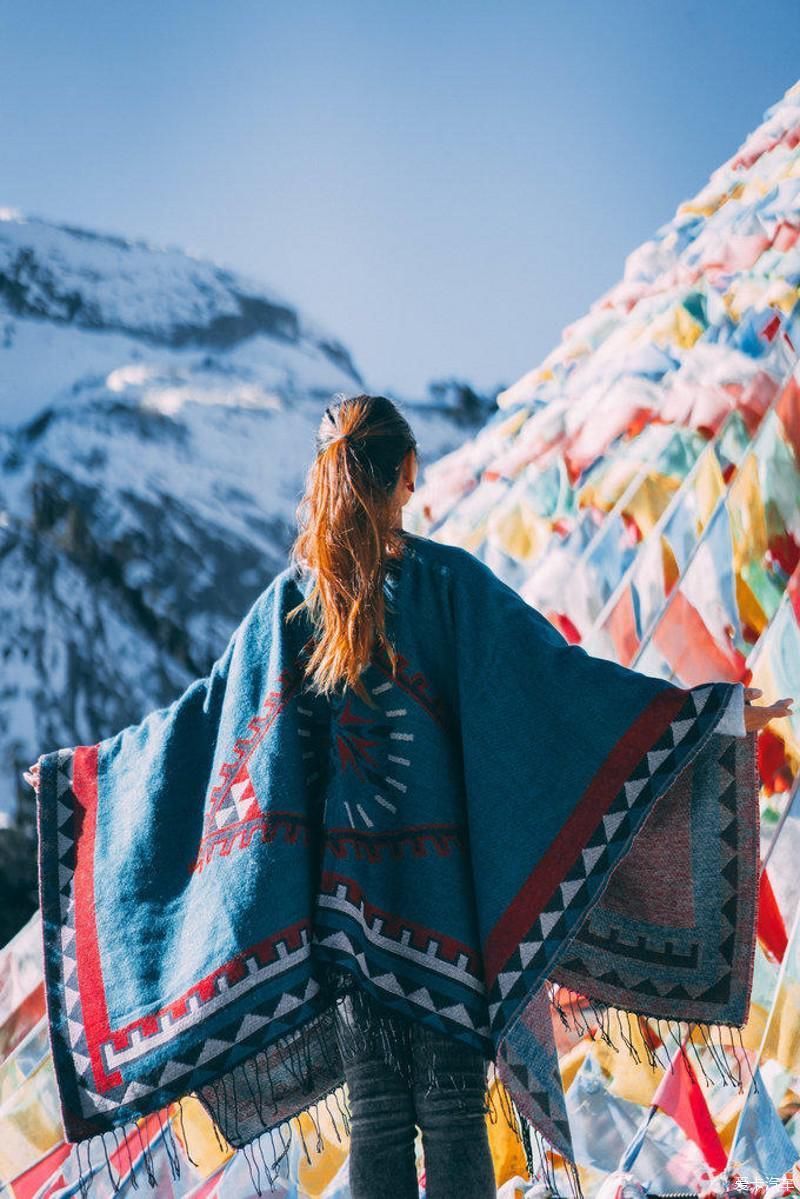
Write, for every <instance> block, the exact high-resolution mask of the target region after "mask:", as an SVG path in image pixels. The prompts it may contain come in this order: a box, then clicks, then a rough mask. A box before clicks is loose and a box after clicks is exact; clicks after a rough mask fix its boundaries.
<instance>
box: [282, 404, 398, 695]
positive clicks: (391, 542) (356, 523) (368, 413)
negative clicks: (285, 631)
mask: <svg viewBox="0 0 800 1199" xmlns="http://www.w3.org/2000/svg"><path fill="white" fill-rule="evenodd" d="M334 400H336V401H338V402H337V403H333V404H331V405H329V406H328V407H327V408H326V409H325V413H324V415H323V417H322V420H321V421H320V426H319V429H318V431H317V436H316V450H317V452H316V457H315V458H314V460H313V462H312V463H311V466H310V468H309V470H308V474H307V477H306V486H305V493H304V495H303V498H302V499H301V501H300V503H299V504H298V506H297V517H298V526H299V532H298V534H297V536H296V537H295V540H294V542H293V544H292V548H291V558H292V560H293V561H294V562H295V563H299V564H300V565H301V566H302V567H304V568H306V569H310V570H311V571H312V572H313V575H314V581H313V586H312V588H311V589H310V591H309V592H308V594H307V595H306V597H305V599H304V601H303V602H302V603H301V604H298V606H297V607H296V608H293V609H292V610H291V612H290V613H289V614H288V615H289V617H292V616H295V615H296V614H297V613H299V612H300V610H301V609H302V608H306V609H307V610H308V612H309V614H310V616H311V619H312V622H313V624H314V628H315V636H314V646H313V649H312V651H311V653H310V655H309V656H308V658H307V660H306V662H305V667H304V669H305V673H306V676H307V677H309V678H310V679H311V680H312V685H313V688H314V689H315V690H316V692H317V694H331V693H332V692H334V691H336V690H337V689H338V688H339V687H340V686H342V685H344V686H347V685H349V686H351V687H352V688H353V690H354V691H355V692H356V693H357V694H358V695H359V696H361V698H362V699H363V700H364V701H365V703H367V704H369V705H370V706H371V707H374V706H375V704H374V701H373V700H372V699H371V697H370V696H369V695H368V694H367V691H366V688H365V687H364V685H363V683H361V682H360V675H361V674H362V672H363V670H364V669H365V667H366V666H368V665H369V662H370V660H371V658H372V655H373V653H374V650H375V648H376V646H377V645H379V644H382V645H383V646H384V648H385V649H386V652H387V654H388V655H389V659H390V661H391V664H392V670H393V671H394V669H395V665H396V660H397V654H396V651H395V649H394V646H392V644H391V643H390V641H389V638H388V637H387V634H386V623H385V605H384V577H385V568H386V559H387V554H401V553H402V551H403V540H402V537H401V534H400V532H399V531H398V529H399V528H400V526H398V525H397V524H396V521H395V518H396V504H397V497H396V496H395V494H394V493H395V485H396V483H397V480H398V478H399V473H400V467H401V465H402V463H403V459H404V458H405V456H406V454H407V453H408V451H409V450H411V449H413V450H414V453H415V454H416V453H417V440H416V438H415V436H414V434H413V432H412V431H411V427H410V425H409V423H408V421H407V420H406V419H405V417H404V416H403V415H402V413H401V412H400V411H399V410H398V409H397V407H396V406H395V405H394V404H393V403H392V401H391V400H388V399H387V398H386V397H385V396H380V395H366V394H363V393H362V394H359V395H355V396H350V397H348V396H345V395H342V394H341V393H339V394H337V395H336V396H335V397H334Z"/></svg>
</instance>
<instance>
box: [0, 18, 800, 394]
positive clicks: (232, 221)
mask: <svg viewBox="0 0 800 1199" xmlns="http://www.w3.org/2000/svg"><path fill="white" fill-rule="evenodd" d="M798 76H800V6H799V5H798V3H797V0H773V3H771V4H770V5H768V6H767V7H764V6H763V5H761V4H756V3H752V0H747V2H743V0H692V2H689V0H670V2H669V3H657V2H656V0H649V2H648V0H548V2H547V3H543V2H539V0H482V2H481V3H475V2H472V0H371V2H366V0H284V2H282V3H278V2H274V0H135V2H132V0H13V2H12V0H0V206H12V207H16V208H19V209H21V210H22V211H23V212H24V213H27V214H31V215H38V216H43V217H47V218H50V219H53V220H57V221H63V222H68V223H75V224H81V225H85V226H88V227H90V228H95V229H99V230H102V231H107V232H115V233H121V234H123V235H126V236H130V237H143V238H146V239H149V240H152V241H155V242H156V243H161V244H172V245H180V246H183V247H185V248H187V249H188V250H190V251H191V252H192V253H196V254H201V255H203V256H208V257H211V258H213V259H215V260H217V261H219V262H220V263H223V264H225V265H228V266H232V267H235V268H236V267H238V268H243V269H244V270H246V271H248V272H249V273H251V274H255V275H256V276H258V277H259V278H261V279H263V281H264V282H265V283H266V284H268V285H269V286H270V287H272V288H273V289H275V290H278V291H280V292H282V293H283V294H284V295H285V296H286V298H287V299H289V300H291V301H293V302H295V303H297V304H298V305H300V306H301V308H303V309H304V310H305V311H306V312H307V313H308V314H309V315H311V316H313V317H316V318H317V319H319V320H320V321H321V322H324V323H325V324H326V325H327V326H328V327H329V328H330V329H331V330H332V331H333V332H334V333H336V334H337V335H338V336H340V337H341V338H342V339H343V340H344V341H345V342H346V343H347V345H348V346H349V347H350V348H351V349H352V351H353V353H354V355H355V358H356V361H357V362H358V363H359V364H360V366H361V368H362V370H363V371H364V372H365V374H366V378H367V383H368V385H369V386H371V387H374V388H376V389H380V388H394V389H397V390H398V391H400V392H404V393H406V394H408V395H411V394H415V393H420V392H421V391H422V389H423V388H424V386H425V384H426V382H427V381H428V380H429V379H431V378H434V377H441V376H444V375H450V374H458V375H460V376H462V377H465V378H467V379H469V380H471V381H472V382H473V383H475V384H476V385H478V386H481V387H491V386H494V385H496V384H500V383H506V384H507V383H511V382H513V380H514V379H516V378H517V377H518V376H519V375H520V374H522V373H523V372H524V371H526V370H528V369H529V368H530V367H532V366H534V365H535V364H536V363H537V362H538V361H539V360H540V359H541V358H542V357H543V355H544V354H545V353H547V352H548V351H549V349H550V348H551V347H552V346H553V345H554V344H555V343H556V341H557V340H558V338H559V335H560V332H561V329H562V328H563V326H564V325H565V324H567V323H569V322H570V321H571V320H573V319H575V318H576V317H578V316H580V315H581V314H582V313H583V312H585V310H586V308H587V306H588V305H589V303H590V302H591V301H592V300H593V299H594V298H595V297H596V296H598V295H599V294H600V293H601V292H602V291H603V290H605V289H606V288H607V287H608V286H610V285H611V284H612V283H613V282H614V281H615V280H616V279H617V278H619V276H620V274H621V272H622V267H623V262H624V258H625V255H626V254H627V253H628V252H629V251H630V250H632V249H633V248H634V247H635V246H637V245H638V244H639V243H640V242H641V241H643V240H644V239H645V238H647V237H648V236H650V235H651V234H652V233H653V232H654V230H655V229H656V227H657V226H658V225H659V224H661V223H662V222H664V221H666V220H668V219H669V218H670V217H671V216H672V215H673V213H674V210H675V207H676V205H677V204H678V203H679V202H680V201H681V200H682V199H683V198H684V197H686V196H687V195H690V194H692V193H694V192H695V191H696V190H697V189H698V188H699V187H701V186H702V185H703V183H704V182H705V181H706V179H707V177H708V175H709V173H710V172H711V170H712V169H713V168H714V167H716V166H717V165H718V164H719V163H720V162H721V161H722V160H723V159H725V158H726V157H728V156H729V155H730V154H731V153H732V152H733V151H734V150H735V149H736V147H737V146H738V145H739V143H740V142H741V140H742V139H743V137H744V135H745V134H746V133H747V132H748V131H749V130H750V129H751V128H753V127H754V126H755V125H756V124H758V123H759V121H760V120H761V117H762V113H763V111H764V109H765V108H767V107H768V106H769V105H770V104H772V103H773V102H774V101H776V100H777V99H778V98H779V97H780V96H781V95H782V94H783V92H784V91H785V90H786V88H787V87H789V86H790V85H791V84H792V83H793V82H794V81H795V79H796V78H797V77H798Z"/></svg>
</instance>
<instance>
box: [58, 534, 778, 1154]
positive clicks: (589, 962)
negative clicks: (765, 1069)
mask: <svg viewBox="0 0 800 1199" xmlns="http://www.w3.org/2000/svg"><path fill="white" fill-rule="evenodd" d="M403 540H404V553H403V554H402V556H401V557H400V558H399V559H397V560H396V561H392V560H391V559H390V560H389V564H388V566H387V573H386V582H385V594H386V597H387V604H388V613H387V631H388V633H389V636H390V639H391V641H392V643H393V644H394V646H395V647H396V649H397V651H398V653H399V655H400V666H399V670H398V671H397V674H396V677H393V676H392V671H391V666H390V662H389V659H388V657H387V656H385V652H384V651H381V652H380V653H376V655H375V657H374V658H373V661H372V663H371V664H370V666H369V667H368V668H367V670H366V671H365V672H364V674H363V676H362V678H363V681H364V683H365V685H366V686H367V688H368V690H369V693H370V694H371V696H372V697H373V699H374V701H375V707H374V708H370V707H369V706H368V705H366V704H365V703H364V702H363V701H362V700H360V699H359V698H358V697H357V696H356V695H355V694H353V693H352V692H347V693H346V694H345V695H344V696H343V697H340V698H338V699H336V700H330V699H325V698H322V697H319V696H316V695H315V694H314V693H313V692H312V690H311V689H310V688H309V687H307V686H306V683H305V681H304V678H303V673H302V663H303V660H304V658H305V656H306V655H307V653H308V650H309V647H310V645H311V643H312V642H311V636H312V629H311V624H310V621H309V619H308V616H307V614H306V612H305V610H303V611H302V613H301V615H300V616H299V617H296V618H295V619H293V620H291V621H288V622H287V621H286V619H285V615H286V613H287V612H288V611H289V609H291V608H293V607H295V605H297V604H298V603H299V602H300V601H301V599H302V598H303V595H304V594H307V592H308V580H309V576H308V574H307V572H302V571H300V569H299V568H297V567H296V566H294V565H290V566H289V567H287V568H286V569H285V570H284V571H283V572H282V573H281V574H279V575H278V576H277V577H276V578H275V579H274V580H273V581H272V583H271V584H270V585H269V586H268V587H267V588H266V590H265V591H264V592H263V593H262V594H261V596H260V597H259V598H258V599H257V600H256V602H255V603H254V605H253V607H252V608H251V610H250V611H249V613H248V614H247V615H246V617H245V618H244V620H243V621H242V622H241V624H240V625H239V627H238V628H237V629H236V631H235V632H234V633H233V635H232V637H231V639H230V641H229V643H228V645H227V648H226V649H225V651H224V653H223V654H222V656H221V657H220V658H219V659H218V660H217V662H216V663H215V664H214V666H213V668H212V669H211V671H210V673H209V675H208V677H206V678H204V679H199V680H196V681H195V682H193V683H192V684H191V685H190V686H189V687H188V688H187V690H186V691H185V692H184V694H183V695H181V696H180V697H179V698H178V699H177V700H176V701H175V702H174V703H172V704H171V705H170V706H169V707H166V708H163V709H159V710H157V711H154V712H151V713H150V714H149V715H148V716H147V717H146V718H145V719H144V720H143V721H142V722H141V723H140V724H138V725H131V726H129V727H128V728H125V729H123V730H122V731H121V732H119V733H117V734H116V735H115V736H113V737H110V738H108V739H106V740H104V741H101V742H99V744H95V745H85V746H78V747H73V748H70V749H62V750H58V751H54V752H50V753H46V754H43V755H42V757H41V758H40V760H39V765H40V786H39V794H38V803H37V821H38V833H39V887H40V902H41V911H42V926H43V936H44V965H45V984H46V996H47V1007H48V1021H49V1028H50V1037H51V1044H52V1050H53V1061H54V1067H55V1072H56V1079H57V1085H58V1092H59V1099H60V1104H61V1112H62V1118H63V1122H64V1128H65V1132H66V1136H67V1139H68V1140H70V1141H78V1142H79V1141H84V1140H87V1139H90V1138H92V1137H93V1136H95V1135H97V1134H101V1135H102V1134H103V1132H104V1131H108V1130H111V1129H115V1128H118V1127H122V1126H124V1125H126V1124H128V1123H129V1122H131V1121H133V1120H135V1119H137V1118H139V1117H140V1116H142V1115H144V1114H146V1113H149V1112H153V1111H157V1110H160V1109H161V1108H164V1107H165V1106H166V1105H168V1104H169V1103H170V1102H171V1101H180V1099H181V1098H182V1097H183V1096H186V1095H188V1094H195V1095H197V1097H198V1098H200V1100H201V1101H202V1102H203V1103H204V1105H205V1106H206V1108H207V1110H208V1111H209V1112H210V1113H211V1115H212V1116H213V1118H214V1121H215V1123H216V1126H217V1127H218V1129H219V1130H220V1131H221V1132H222V1134H223V1135H224V1137H225V1138H226V1139H227V1140H228V1142H229V1143H230V1144H231V1145H232V1146H234V1147H241V1146H245V1145H247V1144H248V1143H249V1142H250V1141H252V1140H253V1138H255V1137H259V1136H260V1134H262V1133H265V1132H268V1133H269V1140H270V1142H271V1144H272V1148H273V1149H275V1143H274V1140H273V1137H272V1133H273V1131H277V1130H279V1129H281V1128H283V1129H284V1130H285V1129H286V1128H291V1126H292V1124H293V1123H296V1122H293V1119H292V1118H293V1117H294V1116H296V1115H297V1114H298V1113H299V1112H301V1111H310V1112H313V1111H314V1105H315V1104H316V1103H319V1102H327V1101H328V1099H329V1098H331V1099H335V1100H336V1101H337V1102H339V1103H340V1110H341V1098H342V1096H344V1090H343V1088H342V1083H343V1070H342V1058H341V1052H340V1051H341V1038H340V1035H339V1033H338V1032H337V1026H338V1025H337V1021H336V1020H335V1019H334V1009H335V1005H336V1004H337V1003H340V1002H341V992H340V991H339V990H337V989H336V988H335V987H334V986H333V985H332V983H331V979H332V978H336V977H339V978H340V979H341V978H347V979H348V980H349V981H350V984H351V986H352V987H354V988H355V989H356V990H357V992H358V994H359V995H361V996H362V997H365V998H368V999H369V1001H370V1003H371V1004H372V1006H373V1008H374V1009H375V1010H377V1011H379V1012H385V1013H386V1014H387V1016H391V1018H392V1019H393V1020H396V1018H398V1017H401V1018H403V1019H407V1020H417V1021H422V1022H423V1023H424V1024H427V1025H429V1026H431V1027H433V1028H436V1029H439V1030H443V1031H446V1032H448V1033H449V1034H450V1035H452V1036H453V1037H454V1038H457V1039H460V1040H462V1041H464V1042H467V1043H468V1044H470V1045H473V1046H474V1047H476V1048H478V1049H480V1050H481V1051H483V1053H484V1054H485V1056H486V1058H487V1061H488V1062H489V1063H490V1064H491V1067H492V1069H494V1071H495V1072H496V1075H497V1076H499V1078H500V1079H501V1080H502V1082H503V1084H504V1085H505V1089H506V1091H507V1093H508V1095H510V1097H511V1099H512V1100H513V1106H514V1111H515V1115H516V1116H517V1117H519V1116H522V1117H524V1121H528V1122H530V1124H531V1125H533V1128H534V1130H535V1131H536V1133H537V1135H539V1136H540V1137H541V1138H543V1140H544V1141H546V1142H547V1143H549V1146H550V1147H552V1148H553V1149H554V1150H556V1151H557V1152H558V1153H560V1154H562V1155H563V1156H564V1158H565V1160H566V1161H567V1162H570V1161H572V1143H571V1139H570V1130H569V1124H568V1120H567V1114H566V1106H565V1101H564V1095H563V1090H562V1085H561V1078H560V1074H559V1068H558V1059H557V1056H556V1049H555V1041H554V1034H553V1023H552V1022H553V1019H554V1018H558V1014H561V1015H562V1016H563V1015H564V1012H563V1007H558V1005H555V1006H554V1002H553V995H554V993H555V988H554V986H553V984H555V983H557V984H560V994H561V995H564V994H568V993H569V994H571V993H575V995H577V996H583V997H587V999H589V1000H591V1001H592V1005H595V1004H596V1005H598V1007H599V1008H600V1010H601V1017H600V1018H601V1022H602V1013H603V1012H608V1011H609V1010H612V1011H613V1009H622V1011H623V1012H624V1013H627V1014H631V1013H634V1014H637V1013H638V1014H641V1015H646V1016H649V1017H652V1018H654V1019H656V1020H659V1021H661V1020H663V1021H666V1022H667V1023H668V1026H669V1023H670V1022H672V1023H677V1022H685V1023H686V1025H687V1028H688V1029H690V1030H691V1029H694V1028H695V1027H696V1028H697V1029H698V1030H699V1031H700V1032H701V1033H703V1035H706V1036H707V1035H710V1033H711V1031H712V1030H713V1029H715V1028H716V1029H717V1031H718V1032H719V1029H720V1028H721V1027H722V1026H727V1027H728V1028H729V1029H731V1030H733V1029H735V1028H740V1027H741V1026H742V1025H743V1024H744V1023H745V1020H746V1018H747V1015H748V1011H749V1003H750V988H751V982H752V971H753V959H754V948H755V918H756V904H757V882H758V865H759V863H758V785H759V784H758V774H757V768H756V757H755V748H756V736H755V734H754V733H753V734H748V735H747V736H744V737H741V736H740V737H736V736H733V735H729V734H727V733H723V732H720V731H719V730H718V729H717V725H718V724H720V722H721V720H722V718H723V717H724V714H725V711H726V707H727V704H728V701H729V700H730V699H731V696H732V690H733V688H735V687H737V686H738V684H734V683H729V682H709V683H708V684H705V685H702V686H694V687H690V688H688V689H683V688H680V687H678V686H676V685H674V684H672V683H670V682H667V681H666V680H663V679H659V678H655V677H651V676H648V675H644V674H641V673H639V672H637V671H634V670H630V669H628V668H625V667H622V666H620V665H618V664H616V663H614V662H610V661H607V660H605V659H600V658H595V657H593V656H591V655H589V654H588V653H587V652H586V651H585V650H584V649H583V648H582V647H580V646H578V645H573V644H570V643H568V642H567V641H566V640H565V638H564V637H563V636H562V635H561V634H560V633H559V632H558V631H557V630H556V629H555V628H554V626H553V625H552V624H551V623H550V622H549V621H548V620H547V619H546V618H545V617H544V616H543V615H541V614H540V613H539V612H537V611H536V609H534V608H533V607H531V606H530V605H529V604H527V603H526V602H525V601H524V600H523V599H522V597H521V596H520V595H519V594H518V593H517V592H516V591H514V590H513V588H511V587H510V586H508V585H507V584H505V583H504V582H502V581H501V580H500V579H499V578H498V577H497V576H496V575H495V574H494V573H493V572H492V571H491V570H490V569H489V567H488V566H486V565H485V564H483V563H482V562H480V561H479V560H478V559H477V558H475V557H474V556H473V555H471V554H470V553H469V552H467V551H465V550H463V549H460V548H457V547H454V546H448V545H444V544H441V543H438V542H435V541H433V540H430V539H428V538H424V537H419V536H417V535H414V534H410V533H408V532H404V533H403ZM557 1007H558V1013H557V1010H556V1008H557ZM595 1010H596V1009H595ZM607 1024H608V1021H606V1024H604V1028H605V1027H606V1025H607ZM345 1098H346V1096H345ZM524 1121H521V1125H523V1124H524ZM526 1132H527V1129H526ZM280 1140H281V1144H283V1133H282V1132H281V1133H280ZM104 1144H105V1142H104ZM279 1158H280V1153H278V1154H277V1155H276V1160H278V1159H279Z"/></svg>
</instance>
